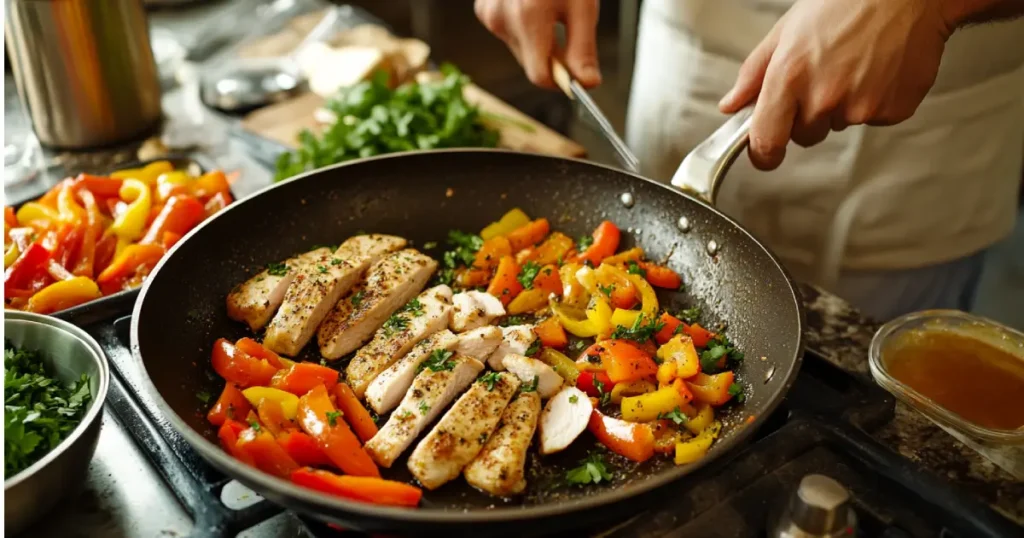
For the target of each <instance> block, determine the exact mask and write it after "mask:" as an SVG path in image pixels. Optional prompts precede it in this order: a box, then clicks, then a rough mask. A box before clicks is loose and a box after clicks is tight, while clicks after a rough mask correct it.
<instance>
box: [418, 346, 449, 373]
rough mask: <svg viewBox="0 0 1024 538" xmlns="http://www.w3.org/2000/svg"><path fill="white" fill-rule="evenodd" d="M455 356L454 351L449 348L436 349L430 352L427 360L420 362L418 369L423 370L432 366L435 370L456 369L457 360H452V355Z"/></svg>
mask: <svg viewBox="0 0 1024 538" xmlns="http://www.w3.org/2000/svg"><path fill="white" fill-rule="evenodd" d="M454 356H455V352H454V351H449V350H447V349H435V350H434V351H432V352H431V353H430V357H427V360H425V361H423V362H421V363H420V365H419V367H418V368H417V369H416V371H417V372H422V371H423V370H425V369H427V368H430V369H431V370H432V371H434V372H443V371H445V370H454V369H455V361H454V360H452V357H454Z"/></svg>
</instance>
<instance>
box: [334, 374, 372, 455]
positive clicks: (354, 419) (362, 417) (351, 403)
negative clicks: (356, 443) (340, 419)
mask: <svg viewBox="0 0 1024 538" xmlns="http://www.w3.org/2000/svg"><path fill="white" fill-rule="evenodd" d="M334 399H335V400H337V402H338V409H340V410H341V412H342V413H343V414H344V415H345V420H346V421H348V423H349V425H350V426H352V430H354V431H355V432H356V435H358V436H359V440H360V441H362V442H364V443H365V442H367V441H369V440H370V439H372V438H373V436H374V435H377V423H376V422H374V421H373V417H371V416H370V412H369V411H367V410H366V408H365V407H363V404H362V403H360V402H359V398H356V393H355V392H353V391H352V388H351V387H349V386H348V385H346V384H345V383H338V385H337V386H336V387H334Z"/></svg>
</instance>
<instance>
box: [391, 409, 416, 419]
mask: <svg viewBox="0 0 1024 538" xmlns="http://www.w3.org/2000/svg"><path fill="white" fill-rule="evenodd" d="M395 418H397V419H398V420H408V419H410V418H412V413H411V412H410V411H402V412H401V413H399V414H397V415H395Z"/></svg>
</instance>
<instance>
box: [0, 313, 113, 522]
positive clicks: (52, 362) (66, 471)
mask: <svg viewBox="0 0 1024 538" xmlns="http://www.w3.org/2000/svg"><path fill="white" fill-rule="evenodd" d="M4 333H5V336H4V337H5V338H6V339H7V340H8V341H10V342H11V343H12V344H13V345H15V346H18V347H21V348H25V349H32V350H38V351H40V352H41V353H42V354H43V356H44V360H45V361H46V362H47V366H48V368H49V370H50V371H51V372H53V374H54V375H55V376H56V377H57V379H59V380H61V381H62V382H64V383H69V384H70V383H72V382H74V381H77V380H78V379H79V378H80V377H81V376H82V374H88V376H89V392H90V393H91V394H92V399H91V400H90V402H89V406H88V408H87V409H86V411H85V416H84V417H83V418H82V422H80V423H79V424H78V426H77V427H76V428H75V429H74V430H72V432H71V434H70V435H68V437H67V438H66V439H64V440H63V441H61V443H60V444H59V445H57V447H56V448H54V449H53V450H51V451H50V453H49V454H46V455H45V456H43V457H42V458H41V459H40V460H39V461H37V462H35V463H33V464H32V465H30V466H29V467H28V468H26V469H23V470H22V471H21V472H19V473H18V474H16V475H14V476H11V477H6V479H5V480H4V504H5V505H6V506H5V508H4V532H5V533H6V534H8V535H11V534H16V533H18V532H20V531H21V530H23V529H25V527H27V526H28V525H30V524H31V523H32V522H33V521H35V520H36V519H37V518H39V517H40V516H42V515H43V514H45V513H46V512H47V511H49V510H50V509H51V508H53V507H54V506H55V505H56V504H57V503H58V502H59V501H60V500H61V499H63V498H64V497H65V496H66V495H68V494H69V493H71V492H74V491H75V490H77V489H78V486H80V485H82V484H83V483H84V482H85V477H86V472H87V471H88V469H89V462H90V460H92V455H93V453H94V452H96V442H97V440H98V439H99V435H100V424H102V422H103V420H102V416H103V401H104V399H106V397H107V383H108V381H109V375H110V369H109V367H108V366H107V358H106V356H105V355H104V354H103V350H102V349H101V348H100V346H99V344H97V343H96V340H94V339H93V338H92V337H91V336H89V334H88V333H86V332H85V331H83V330H82V329H79V328H78V327H76V326H74V325H72V324H70V323H68V322H66V321H62V320H59V319H56V318H53V317H50V316H42V315H39V314H32V313H29V312H15V311H5V312H4Z"/></svg>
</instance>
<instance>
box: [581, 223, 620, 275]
mask: <svg viewBox="0 0 1024 538" xmlns="http://www.w3.org/2000/svg"><path fill="white" fill-rule="evenodd" d="M593 237H594V243H593V244H591V245H590V246H589V247H587V250H585V251H583V252H582V253H581V254H580V256H579V261H580V262H590V264H591V265H592V266H593V267H597V266H598V265H601V260H603V259H605V258H607V257H608V256H611V255H612V254H615V251H616V250H618V248H619V240H620V239H621V237H622V232H620V231H619V228H618V226H616V225H615V223H613V222H612V221H610V220H606V221H604V222H602V223H601V224H599V225H598V226H597V229H596V230H594V235H593Z"/></svg>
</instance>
